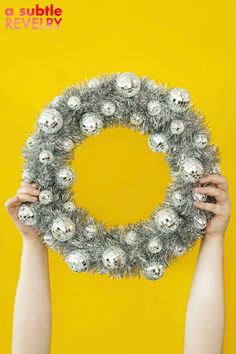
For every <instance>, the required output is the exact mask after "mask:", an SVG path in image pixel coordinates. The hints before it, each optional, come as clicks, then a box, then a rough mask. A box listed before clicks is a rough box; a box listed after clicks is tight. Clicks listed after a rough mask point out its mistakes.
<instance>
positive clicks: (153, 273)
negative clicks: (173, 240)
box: [143, 262, 164, 280]
mask: <svg viewBox="0 0 236 354" xmlns="http://www.w3.org/2000/svg"><path fill="white" fill-rule="evenodd" d="M143 273H144V276H145V277H146V278H147V279H148V280H157V279H160V278H161V277H162V276H163V274H164V266H163V265H162V264H160V263H157V262H152V263H150V264H149V265H147V266H146V267H144V269H143Z"/></svg>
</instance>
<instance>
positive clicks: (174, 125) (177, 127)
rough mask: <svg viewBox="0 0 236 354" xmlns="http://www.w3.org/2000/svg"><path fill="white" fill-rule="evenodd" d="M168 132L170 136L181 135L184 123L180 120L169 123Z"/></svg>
mask: <svg viewBox="0 0 236 354" xmlns="http://www.w3.org/2000/svg"><path fill="white" fill-rule="evenodd" d="M170 130H171V133H172V134H176V135H178V134H181V133H182V132H183V131H184V123H183V122H182V120H180V119H175V120H173V121H172V122H171V125H170Z"/></svg>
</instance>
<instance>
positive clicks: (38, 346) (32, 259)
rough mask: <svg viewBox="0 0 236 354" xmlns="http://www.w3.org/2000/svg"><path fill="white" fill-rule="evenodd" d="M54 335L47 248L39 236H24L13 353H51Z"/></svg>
mask: <svg viewBox="0 0 236 354" xmlns="http://www.w3.org/2000/svg"><path fill="white" fill-rule="evenodd" d="M50 338H51V296H50V282H49V271H48V252H47V248H46V247H45V246H44V245H43V244H42V243H41V242H40V240H38V239H35V240H26V239H23V249H22V256H21V268H20V276H19V280H18V286H17V291H16V297H15V306H14V321H13V338H12V353H13V354H36V353H37V354H48V353H49V352H50Z"/></svg>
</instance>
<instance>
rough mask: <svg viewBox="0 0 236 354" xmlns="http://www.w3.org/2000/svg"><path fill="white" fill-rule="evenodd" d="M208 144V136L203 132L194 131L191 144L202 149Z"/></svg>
mask: <svg viewBox="0 0 236 354" xmlns="http://www.w3.org/2000/svg"><path fill="white" fill-rule="evenodd" d="M207 144H208V137H207V135H206V134H204V133H195V134H194V136H193V145H194V146H195V147H196V148H198V149H204V148H205V147H206V146H207Z"/></svg>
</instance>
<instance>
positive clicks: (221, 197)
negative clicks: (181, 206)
mask: <svg viewBox="0 0 236 354" xmlns="http://www.w3.org/2000/svg"><path fill="white" fill-rule="evenodd" d="M194 191H195V192H197V193H200V194H206V195H209V196H211V197H215V199H216V201H218V202H220V203H222V202H224V201H225V200H226V199H227V194H226V193H225V191H223V190H222V189H219V188H216V187H213V186H206V187H196V188H194Z"/></svg>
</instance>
